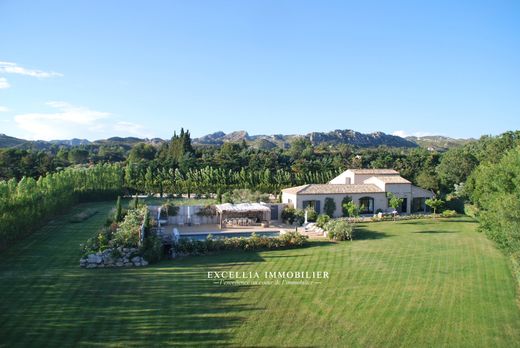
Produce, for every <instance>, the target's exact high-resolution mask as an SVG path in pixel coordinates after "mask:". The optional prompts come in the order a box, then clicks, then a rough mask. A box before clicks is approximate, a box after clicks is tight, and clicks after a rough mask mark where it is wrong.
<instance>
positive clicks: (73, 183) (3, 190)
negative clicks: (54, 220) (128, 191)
mask: <svg viewBox="0 0 520 348" xmlns="http://www.w3.org/2000/svg"><path fill="white" fill-rule="evenodd" d="M122 178H123V170H122V168H121V167H120V166H119V165H117V164H102V165H96V166H91V167H87V168H68V169H65V170H63V171H60V172H57V173H53V174H49V175H46V176H44V177H40V178H38V179H37V180H36V179H33V178H26V177H24V178H22V179H21V180H20V181H16V180H15V179H11V180H9V181H0V250H1V249H4V248H6V247H7V246H9V245H10V244H12V243H13V242H14V241H16V240H18V239H20V238H22V237H25V236H27V235H29V234H30V233H32V232H33V231H34V230H35V229H36V228H38V227H40V226H41V225H43V223H45V221H46V220H48V219H49V218H50V217H52V216H53V215H55V214H57V213H60V212H62V211H64V210H66V209H68V208H69V207H70V206H72V205H73V204H75V203H77V202H79V201H84V200H99V199H105V198H109V197H112V198H113V197H115V196H116V195H117V194H121V192H122V189H123V181H122Z"/></svg>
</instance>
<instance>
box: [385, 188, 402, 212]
mask: <svg viewBox="0 0 520 348" xmlns="http://www.w3.org/2000/svg"><path fill="white" fill-rule="evenodd" d="M386 196H387V197H388V205H389V206H391V207H392V209H393V210H394V211H395V210H397V209H398V208H399V207H400V206H401V205H402V204H403V201H404V199H403V198H399V197H397V196H396V195H394V194H393V193H392V192H388V193H387V195H386Z"/></svg>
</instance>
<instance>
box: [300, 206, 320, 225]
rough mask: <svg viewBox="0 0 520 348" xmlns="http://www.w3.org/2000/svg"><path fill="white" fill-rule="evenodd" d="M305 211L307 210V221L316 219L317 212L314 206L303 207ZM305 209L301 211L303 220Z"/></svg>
mask: <svg viewBox="0 0 520 348" xmlns="http://www.w3.org/2000/svg"><path fill="white" fill-rule="evenodd" d="M305 211H306V212H307V221H309V222H314V221H316V219H317V218H318V213H316V210H314V208H310V207H309V208H307V209H305ZM305 211H304V212H303V214H304V215H303V218H304V220H305Z"/></svg>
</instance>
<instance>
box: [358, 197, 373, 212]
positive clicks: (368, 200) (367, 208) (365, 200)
mask: <svg viewBox="0 0 520 348" xmlns="http://www.w3.org/2000/svg"><path fill="white" fill-rule="evenodd" d="M359 213H360V214H373V213H374V199H373V198H372V197H361V198H360V199H359Z"/></svg>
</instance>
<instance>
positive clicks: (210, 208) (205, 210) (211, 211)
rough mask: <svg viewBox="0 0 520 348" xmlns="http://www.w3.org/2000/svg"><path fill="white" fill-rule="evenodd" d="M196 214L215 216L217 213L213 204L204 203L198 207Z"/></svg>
mask: <svg viewBox="0 0 520 348" xmlns="http://www.w3.org/2000/svg"><path fill="white" fill-rule="evenodd" d="M196 215H198V216H215V215H217V208H216V207H215V206H214V205H206V206H205V207H202V208H200V210H199V211H198V212H197V214H196Z"/></svg>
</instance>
